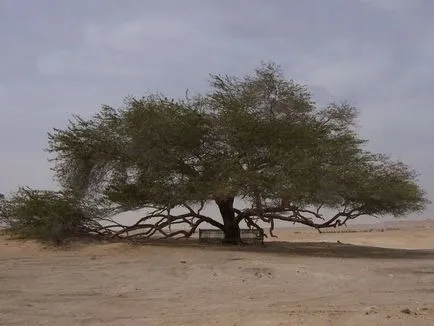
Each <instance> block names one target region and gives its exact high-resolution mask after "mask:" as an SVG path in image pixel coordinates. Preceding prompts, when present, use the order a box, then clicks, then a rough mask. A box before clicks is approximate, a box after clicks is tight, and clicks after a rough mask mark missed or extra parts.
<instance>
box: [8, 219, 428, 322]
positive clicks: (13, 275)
mask: <svg viewBox="0 0 434 326" xmlns="http://www.w3.org/2000/svg"><path fill="white" fill-rule="evenodd" d="M351 230H352V231H354V232H348V231H351ZM369 230H371V232H369ZM334 231H335V230H334ZM338 231H339V232H336V233H323V234H319V233H318V232H316V231H314V230H308V229H296V228H293V229H279V230H277V232H276V233H277V235H278V236H279V238H277V239H275V238H273V239H271V241H267V242H266V244H265V246H264V247H252V246H250V247H233V248H229V247H222V246H204V245H201V244H199V243H197V242H195V241H190V242H184V241H182V242H179V243H177V244H173V243H170V242H169V243H160V244H140V245H137V244H136V245H131V244H127V243H74V244H71V245H69V246H68V247H66V248H61V249H60V248H57V249H56V248H51V247H47V246H43V245H40V244H37V243H35V242H33V241H22V240H11V239H7V238H6V237H4V236H3V237H0V325H20V326H24V325H32V326H33V325H56V326H58V325H92V326H93V325H116V326H120V325H128V326H134V325H150V326H151V325H229V326H232V325H237V326H241V325H312V326H317V325H333V326H335V325H336V326H337V325H354V326H356V325H370V326H374V325H394V326H395V325H397V326H399V325H434V235H433V231H434V221H423V222H411V223H410V222H408V223H407V222H399V223H394V224H390V225H386V226H382V227H381V228H379V227H378V226H374V227H370V226H363V227H354V228H349V229H342V230H338ZM342 231H345V232H342ZM355 231H357V232H355ZM380 231H382V232H380Z"/></svg>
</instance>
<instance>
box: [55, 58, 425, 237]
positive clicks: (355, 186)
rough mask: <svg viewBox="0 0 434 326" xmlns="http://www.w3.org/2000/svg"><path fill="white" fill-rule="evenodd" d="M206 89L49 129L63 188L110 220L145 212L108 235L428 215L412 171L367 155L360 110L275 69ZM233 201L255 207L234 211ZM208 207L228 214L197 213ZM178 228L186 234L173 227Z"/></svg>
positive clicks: (236, 230)
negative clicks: (327, 99)
mask: <svg viewBox="0 0 434 326" xmlns="http://www.w3.org/2000/svg"><path fill="white" fill-rule="evenodd" d="M210 86H211V89H210V92H209V93H207V94H205V95H199V96H196V97H194V98H191V99H186V100H174V99H169V98H166V97H164V96H162V95H151V96H146V97H142V98H139V99H137V98H133V97H131V98H127V99H126V101H125V105H124V107H122V108H120V109H114V108H111V107H109V106H103V107H102V108H101V110H100V111H99V112H98V113H97V114H96V115H94V116H93V117H92V118H91V119H88V120H85V119H83V118H81V117H79V116H75V117H74V118H73V119H72V120H70V121H69V123H68V125H67V127H66V128H65V129H54V131H53V132H51V133H50V134H49V147H48V151H49V152H50V153H52V154H53V155H54V158H53V161H54V163H55V167H54V171H55V173H56V175H57V177H58V180H59V181H60V183H61V184H62V186H63V187H65V189H68V191H71V192H73V193H75V194H76V196H78V197H79V198H84V199H95V198H96V199H98V200H102V201H104V202H105V203H106V204H107V205H108V206H110V207H111V208H112V209H113V213H117V212H122V211H128V210H137V209H141V208H146V209H147V213H146V214H145V216H144V217H143V218H141V219H140V220H139V221H138V222H137V223H136V224H135V225H133V226H124V225H122V224H120V223H116V225H114V224H112V225H106V226H104V227H102V226H101V229H104V230H105V231H107V230H109V229H110V227H112V226H116V227H117V229H116V231H113V234H114V235H115V236H121V235H125V234H129V233H130V232H131V231H134V235H133V236H143V237H152V236H155V235H157V234H159V235H161V236H163V237H189V236H191V235H192V234H193V233H194V232H195V231H196V229H197V228H198V227H199V225H201V224H202V223H208V224H210V225H212V226H214V227H217V228H219V229H221V230H222V231H223V232H224V234H225V241H226V242H228V243H239V242H240V226H239V225H240V223H241V222H245V223H247V225H248V226H249V227H251V228H260V226H259V221H262V222H265V223H269V224H270V233H271V231H272V230H273V228H274V221H275V220H283V221H288V222H293V223H300V224H304V225H308V226H311V227H314V228H317V229H321V228H325V227H333V226H338V225H342V224H345V223H346V222H347V221H348V220H352V219H355V218H357V217H359V216H361V215H371V216H383V215H386V214H393V215H395V216H398V215H405V214H408V213H410V212H415V211H421V210H423V209H424V206H425V204H426V203H427V202H428V201H427V200H426V198H425V193H424V192H423V190H422V189H421V188H420V187H419V186H418V184H417V179H416V174H415V172H414V171H413V170H411V169H410V168H409V167H408V166H406V165H405V164H403V163H402V162H394V161H392V160H391V159H389V158H388V157H386V156H384V155H378V154H372V153H370V152H368V151H367V150H366V149H365V148H364V145H365V143H366V141H365V140H363V139H360V137H359V136H358V134H357V131H356V119H357V111H356V110H355V109H354V108H353V107H351V106H350V105H349V104H348V103H341V104H336V103H332V104H330V105H328V106H327V107H326V108H318V107H317V106H316V104H315V103H314V102H313V100H312V97H311V94H310V92H309V91H308V89H307V88H306V87H305V86H303V85H299V84H297V83H295V82H293V81H292V80H287V79H285V77H284V76H283V74H282V72H281V70H280V69H279V67H278V66H276V65H275V64H263V65H262V66H260V67H259V68H258V69H256V71H255V73H254V74H253V75H251V76H245V77H242V78H239V77H231V76H221V75H212V76H211V81H210ZM235 198H244V199H245V200H246V201H248V203H249V206H248V207H247V208H240V207H235V206H234V200H235ZM210 202H214V203H215V204H216V205H217V206H218V209H219V211H220V214H221V219H217V218H215V217H210V216H205V215H204V214H203V213H202V212H203V208H204V206H205V205H206V204H207V203H210ZM180 208H182V209H183V210H184V211H183V212H181V213H179V214H178V213H177V214H175V213H174V211H175V210H176V209H178V210H179V209H180ZM324 209H325V210H329V211H330V210H332V211H333V212H334V213H333V214H332V215H330V216H326V215H325V214H324V213H323V211H324ZM179 224H183V225H186V226H187V228H182V229H177V230H172V229H171V227H172V226H175V225H179ZM107 232H108V231H107Z"/></svg>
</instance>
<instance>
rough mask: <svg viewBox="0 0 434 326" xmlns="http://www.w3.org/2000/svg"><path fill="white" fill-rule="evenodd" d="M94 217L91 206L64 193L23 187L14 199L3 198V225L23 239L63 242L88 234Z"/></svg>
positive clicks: (0, 209) (0, 210)
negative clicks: (72, 237) (89, 225)
mask: <svg viewBox="0 0 434 326" xmlns="http://www.w3.org/2000/svg"><path fill="white" fill-rule="evenodd" d="M93 218H94V212H93V211H92V209H90V207H87V206H85V205H83V204H82V203H81V201H80V200H79V199H77V198H76V197H75V196H74V195H73V194H72V193H68V192H64V191H49V190H34V189H30V188H20V189H19V190H18V191H17V192H16V193H14V194H13V195H12V196H11V197H10V198H3V199H0V224H4V225H5V226H6V228H7V230H8V231H9V232H10V233H11V234H14V235H16V236H19V237H23V238H28V239H38V240H45V241H50V242H54V243H62V242H63V241H64V240H65V239H66V238H68V237H71V236H77V235H81V234H86V233H88V232H89V230H88V224H89V222H91V221H92V219H93Z"/></svg>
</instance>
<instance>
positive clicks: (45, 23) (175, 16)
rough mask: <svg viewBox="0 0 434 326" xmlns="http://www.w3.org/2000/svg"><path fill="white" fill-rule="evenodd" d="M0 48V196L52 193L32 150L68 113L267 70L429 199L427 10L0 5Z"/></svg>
mask: <svg viewBox="0 0 434 326" xmlns="http://www.w3.org/2000/svg"><path fill="white" fill-rule="evenodd" d="M0 44H1V46H0V50H1V55H0V103H1V106H0V193H5V194H8V193H10V192H12V191H14V190H16V189H17V187H18V186H24V185H28V186H31V187H35V188H48V189H54V188H56V187H57V184H56V183H55V181H53V176H52V174H51V172H50V167H51V165H50V163H49V162H48V161H47V158H48V154H47V153H46V152H44V151H43V149H44V148H45V147H46V146H47V132H49V131H50V130H52V128H54V127H58V128H62V127H64V126H65V125H66V123H67V120H68V118H70V117H71V115H72V114H81V115H83V116H85V117H86V116H90V115H91V114H93V113H95V112H96V111H97V110H98V108H99V107H100V105H102V104H107V105H110V106H113V107H117V106H119V105H121V103H122V100H123V98H125V97H126V96H128V95H135V96H141V95H145V94H149V93H153V92H157V91H158V92H162V93H164V94H166V95H168V96H169V97H181V96H184V94H185V91H186V89H187V88H188V89H189V90H190V93H196V92H201V91H206V90H207V88H208V84H207V83H208V79H209V74H210V73H213V74H220V73H221V74H230V75H245V74H248V73H251V72H252V71H253V70H254V69H255V68H256V67H257V66H259V65H260V63H261V61H273V62H275V63H277V64H279V65H280V66H281V67H282V69H283V71H284V73H285V75H286V76H287V77H288V78H290V79H293V80H295V81H296V82H300V83H303V84H306V85H308V86H309V88H310V89H311V90H312V92H313V94H314V98H315V100H316V101H317V102H318V103H319V105H325V104H326V103H328V102H330V101H340V100H347V101H349V102H350V103H352V104H353V105H354V106H356V107H357V108H358V109H359V110H360V119H359V124H360V133H361V135H362V136H363V137H365V138H367V139H369V140H370V142H369V144H368V148H369V149H370V150H372V151H375V152H383V153H387V154H389V155H391V156H392V157H393V158H395V159H401V160H403V161H404V162H405V163H407V164H409V165H410V166H411V167H413V168H414V169H416V170H417V171H418V172H419V174H420V184H421V185H422V186H423V187H424V189H425V190H426V191H427V192H428V197H429V198H430V199H431V200H433V199H434V173H433V172H432V168H433V167H434V151H433V144H434V128H433V126H432V125H433V124H434V107H433V104H434V1H431V0H425V1H424V0H327V1H324V0H274V1H266V0H261V1H259V0H248V1H247V0H237V1H227V0H183V1H176V0H171V1H169V0H160V1H154V0H122V1H121V0H75V1H69V0H38V1H34V0H0ZM433 201H434V200H433ZM423 216H424V217H433V216H434V206H433V205H430V206H428V208H427V210H426V212H425V214H424V215H423Z"/></svg>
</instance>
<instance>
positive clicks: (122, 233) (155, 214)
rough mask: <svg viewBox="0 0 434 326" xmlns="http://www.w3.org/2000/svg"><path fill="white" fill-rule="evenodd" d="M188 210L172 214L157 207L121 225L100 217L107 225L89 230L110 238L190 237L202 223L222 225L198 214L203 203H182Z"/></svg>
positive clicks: (167, 209)
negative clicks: (193, 204) (196, 206)
mask: <svg viewBox="0 0 434 326" xmlns="http://www.w3.org/2000/svg"><path fill="white" fill-rule="evenodd" d="M182 206H183V207H184V208H186V209H187V210H188V212H187V213H184V214H178V215H173V214H171V209H170V208H157V209H155V210H154V211H152V212H150V213H148V214H147V215H146V216H144V217H142V218H140V219H139V220H138V221H137V222H136V223H134V224H133V225H123V224H121V223H119V222H117V221H115V220H114V219H113V218H108V217H105V218H102V219H101V221H102V222H108V224H107V225H101V224H96V225H93V226H92V227H91V231H93V232H95V233H97V234H99V235H103V236H106V237H111V238H141V239H150V238H160V239H168V238H177V239H179V238H189V237H191V236H192V235H193V234H194V233H195V232H196V230H197V228H198V227H199V225H201V224H202V223H208V224H210V225H213V226H215V227H217V228H219V229H222V228H223V225H222V224H221V223H219V222H217V221H215V220H213V219H212V218H210V217H208V216H205V215H202V214H200V212H201V211H202V210H203V206H204V203H201V205H200V207H199V208H198V209H197V210H195V209H193V208H192V207H191V206H190V205H188V204H183V205H182ZM172 226H180V227H182V228H179V229H177V230H173V231H172Z"/></svg>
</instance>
